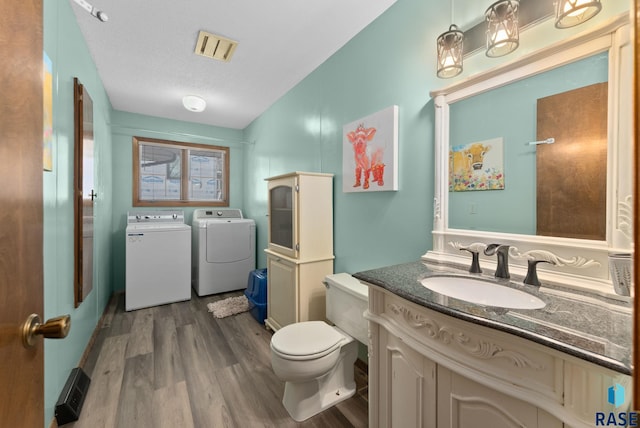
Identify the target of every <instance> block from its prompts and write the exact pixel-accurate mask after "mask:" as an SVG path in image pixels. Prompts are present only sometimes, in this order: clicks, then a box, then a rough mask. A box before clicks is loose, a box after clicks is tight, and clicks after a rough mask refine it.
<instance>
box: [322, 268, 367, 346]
mask: <svg viewBox="0 0 640 428" xmlns="http://www.w3.org/2000/svg"><path fill="white" fill-rule="evenodd" d="M325 284H326V286H327V294H326V304H327V311H326V314H327V319H328V320H329V321H331V322H332V323H334V324H335V325H336V326H337V327H339V328H340V329H341V330H342V331H344V332H345V333H347V334H348V335H350V336H351V337H353V338H354V339H356V340H358V341H360V342H361V343H364V344H365V345H366V344H368V343H369V338H368V336H369V335H368V330H369V323H368V321H367V320H366V319H365V318H364V316H363V315H362V314H363V313H364V311H366V310H367V308H368V307H369V287H367V286H366V285H363V284H362V283H361V282H360V281H358V280H357V279H355V278H354V277H352V276H351V275H349V274H348V273H336V274H333V275H327V276H326V277H325Z"/></svg>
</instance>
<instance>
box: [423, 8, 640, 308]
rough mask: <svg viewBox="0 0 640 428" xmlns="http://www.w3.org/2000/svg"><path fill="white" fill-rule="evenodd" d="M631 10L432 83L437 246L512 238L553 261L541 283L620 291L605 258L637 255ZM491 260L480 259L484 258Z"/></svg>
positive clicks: (439, 251) (453, 254) (447, 251)
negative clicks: (442, 84) (450, 80)
mask: <svg viewBox="0 0 640 428" xmlns="http://www.w3.org/2000/svg"><path fill="white" fill-rule="evenodd" d="M628 23H629V18H628V15H624V16H620V17H618V18H616V19H612V20H611V21H609V22H607V23H605V24H603V25H601V26H600V27H598V28H594V29H591V30H589V31H588V32H585V33H583V34H580V35H578V36H575V37H573V38H571V39H568V40H566V41H562V42H560V43H557V44H554V45H551V46H549V47H547V48H544V49H543V50H541V51H539V52H535V53H532V54H529V55H527V56H524V57H521V58H519V59H517V60H515V61H514V62H511V63H508V64H505V65H503V66H500V67H497V68H495V69H493V70H490V71H488V72H485V73H482V74H480V75H476V76H472V77H470V78H468V79H466V80H464V81H461V82H459V83H456V84H454V85H452V86H449V87H446V88H443V89H441V90H437V91H433V92H432V93H431V96H432V97H434V99H435V110H436V111H435V114H436V147H435V156H436V189H435V195H434V197H435V211H434V230H433V250H432V251H429V252H428V253H427V254H425V256H423V259H425V260H431V261H439V262H443V261H445V262H446V261H448V262H455V263H457V264H464V263H467V260H466V259H468V258H469V255H468V253H466V254H465V253H463V252H461V251H460V250H459V248H460V246H464V245H469V244H471V243H474V242H482V243H485V244H489V243H493V242H498V243H505V244H509V245H511V246H512V247H513V248H512V252H511V255H512V256H513V257H512V258H511V266H512V273H515V274H520V275H524V273H525V272H526V264H527V261H526V259H527V257H526V256H525V253H527V252H531V251H537V252H539V254H545V257H546V256H547V255H548V257H549V258H552V259H554V260H556V261H557V264H556V265H555V266H552V265H550V264H548V265H547V264H543V265H540V267H539V271H540V276H541V279H542V278H543V277H544V278H546V279H547V280H550V281H554V282H556V283H560V284H563V285H567V286H569V287H576V288H583V289H584V288H586V289H590V290H592V291H595V292H597V293H600V294H604V295H611V296H616V297H617V295H615V294H614V289H613V287H612V283H611V280H610V278H609V277H610V275H609V256H610V255H611V254H619V253H623V254H624V253H626V254H628V253H630V252H631V251H632V229H631V220H632V219H631V214H632V210H631V208H632V201H631V195H632V190H633V189H632V167H633V165H632V158H631V156H630V154H631V153H632V120H631V119H632V117H631V115H632V113H631V111H632V110H631V106H632V88H633V82H632V64H633V55H632V46H631V44H630V40H629V25H627V24H628ZM493 262H494V260H493V259H492V258H486V259H485V260H484V262H483V263H485V265H487V264H488V265H491V264H492V263H493Z"/></svg>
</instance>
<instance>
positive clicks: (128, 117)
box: [110, 111, 247, 291]
mask: <svg viewBox="0 0 640 428" xmlns="http://www.w3.org/2000/svg"><path fill="white" fill-rule="evenodd" d="M194 114H197V113H194ZM111 118H112V123H111V129H112V144H113V218H112V227H111V229H110V233H111V249H112V260H113V265H112V268H113V289H114V291H119V290H124V277H125V239H124V238H125V236H124V235H125V229H126V225H127V218H126V216H127V212H128V211H139V210H145V209H155V208H145V207H142V208H137V207H136V208H133V206H132V199H133V196H132V194H133V193H132V192H133V190H132V180H133V178H132V177H133V158H132V156H133V149H132V138H133V136H138V137H149V138H157V139H162V140H172V141H180V142H189V143H198V144H210V145H216V146H225V147H229V180H230V183H229V206H230V207H232V208H240V209H242V208H243V188H244V176H245V173H244V152H245V147H246V146H247V144H245V143H243V142H242V131H240V130H236V129H229V128H220V127H216V126H208V125H201V124H195V123H186V122H180V121H175V120H168V119H161V118H157V117H150V116H143V115H139V114H133V113H125V112H121V111H114V112H113V113H112V115H111ZM158 208H160V209H161V208H166V207H163V206H162V205H160V204H159V205H158ZM183 209H184V211H185V221H186V222H187V223H189V224H191V217H192V215H193V211H194V208H188V207H185V208H183Z"/></svg>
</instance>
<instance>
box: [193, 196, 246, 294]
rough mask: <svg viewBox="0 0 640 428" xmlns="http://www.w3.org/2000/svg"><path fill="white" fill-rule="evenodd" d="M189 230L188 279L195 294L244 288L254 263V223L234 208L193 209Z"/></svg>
mask: <svg viewBox="0 0 640 428" xmlns="http://www.w3.org/2000/svg"><path fill="white" fill-rule="evenodd" d="M191 231H192V251H191V252H192V263H191V268H192V275H191V280H192V284H193V289H194V290H195V291H196V293H197V294H198V296H206V295H209V294H217V293H223V292H226V291H232V290H240V289H243V288H246V287H247V278H248V277H249V273H251V271H252V270H253V269H255V264H256V260H255V257H256V225H255V222H254V221H253V220H252V219H246V218H243V217H242V211H240V210H238V209H218V210H210V209H197V210H195V211H194V213H193V222H192V228H191Z"/></svg>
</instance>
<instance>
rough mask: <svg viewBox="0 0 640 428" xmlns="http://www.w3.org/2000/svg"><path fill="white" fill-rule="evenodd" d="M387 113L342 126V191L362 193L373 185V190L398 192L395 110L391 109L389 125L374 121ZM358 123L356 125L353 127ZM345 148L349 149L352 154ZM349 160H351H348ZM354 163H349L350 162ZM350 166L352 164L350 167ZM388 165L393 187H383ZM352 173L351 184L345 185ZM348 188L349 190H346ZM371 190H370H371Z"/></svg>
mask: <svg viewBox="0 0 640 428" xmlns="http://www.w3.org/2000/svg"><path fill="white" fill-rule="evenodd" d="M387 110H389V109H386V110H383V111H382V112H379V113H376V114H374V115H371V116H370V117H368V118H365V119H362V120H360V121H356V122H354V123H352V124H349V125H345V127H344V136H345V141H344V144H345V149H344V151H343V155H344V160H343V163H344V167H343V172H344V177H345V178H344V180H345V182H344V185H343V190H344V191H345V192H347V191H352V192H353V191H365V190H368V189H369V188H370V187H372V186H375V188H376V190H397V185H396V182H397V168H396V158H397V126H396V125H397V107H396V106H393V107H391V110H390V113H391V117H390V119H391V122H389V123H385V122H384V118H383V119H382V120H380V118H378V119H377V120H374V119H375V118H376V115H380V114H381V113H387ZM356 124H357V125H356ZM347 146H350V148H351V150H350V151H351V154H349V150H348V149H347ZM348 158H350V159H348ZM351 159H352V160H353V162H349V161H350V160H351ZM349 164H351V165H352V167H351V168H349V166H348V165H349ZM387 164H390V166H391V170H390V171H389V174H388V176H389V177H390V178H391V181H392V183H391V184H392V185H391V186H385V166H387ZM352 173H353V174H354V178H353V181H349V182H348V183H352V184H348V183H347V181H348V180H347V177H348V176H349V175H351V174H352ZM348 186H351V189H348ZM372 190H373V187H372Z"/></svg>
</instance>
